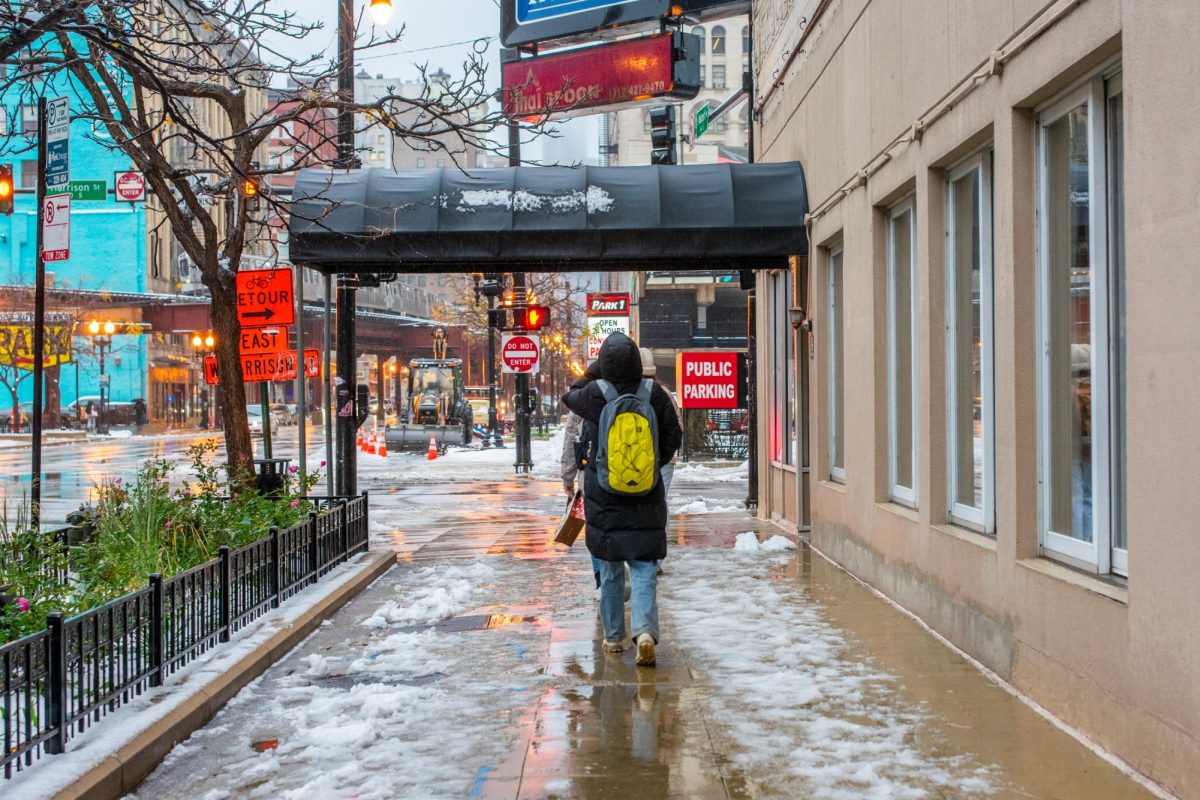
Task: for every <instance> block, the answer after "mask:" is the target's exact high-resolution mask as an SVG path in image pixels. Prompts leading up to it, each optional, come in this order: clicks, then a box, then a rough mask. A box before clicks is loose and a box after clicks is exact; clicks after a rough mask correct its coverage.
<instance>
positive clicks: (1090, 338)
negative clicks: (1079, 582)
mask: <svg viewBox="0 0 1200 800" xmlns="http://www.w3.org/2000/svg"><path fill="white" fill-rule="evenodd" d="M1114 81H1119V74H1117V75H1114V76H1112V77H1110V78H1108V79H1096V80H1094V81H1092V82H1090V83H1089V84H1087V85H1085V86H1083V87H1080V88H1079V89H1078V90H1076V91H1075V92H1073V93H1072V94H1070V95H1069V96H1068V97H1066V98H1064V99H1063V100H1061V101H1059V102H1058V103H1056V104H1055V105H1053V106H1051V107H1050V108H1048V109H1046V110H1044V111H1043V112H1042V113H1041V114H1040V116H1039V122H1040V126H1041V132H1040V141H1039V146H1040V159H1041V160H1040V201H1039V202H1040V206H1041V208H1040V211H1041V213H1040V214H1039V215H1038V219H1039V222H1040V231H1039V235H1040V251H1039V253H1040V258H1039V262H1040V263H1039V267H1040V270H1041V280H1040V283H1041V295H1042V302H1041V309H1042V313H1041V321H1040V326H1039V341H1040V348H1039V350H1040V352H1041V353H1042V364H1041V369H1040V376H1039V377H1040V380H1039V385H1040V404H1041V417H1040V428H1039V440H1040V448H1039V450H1040V459H1041V470H1042V481H1041V484H1042V498H1041V500H1042V504H1041V505H1042V508H1041V532H1042V548H1043V552H1045V553H1047V554H1049V555H1054V556H1056V557H1059V558H1062V559H1063V560H1066V561H1068V562H1070V563H1074V564H1076V565H1077V566H1085V567H1087V568H1091V569H1095V570H1096V571H1098V572H1101V573H1108V572H1110V571H1113V570H1116V571H1118V572H1120V571H1123V562H1124V548H1125V543H1126V533H1125V529H1124V523H1123V508H1124V503H1123V502H1122V497H1123V483H1122V481H1121V480H1120V478H1121V475H1122V461H1123V441H1124V439H1123V428H1124V425H1123V423H1122V414H1123V398H1124V393H1123V387H1122V382H1123V364H1122V358H1123V306H1124V304H1123V297H1122V292H1123V280H1122V266H1123V257H1122V253H1121V250H1122V246H1121V243H1122V235H1121V225H1122V224H1123V220H1122V213H1123V201H1122V197H1121V194H1122V189H1121V176H1120V172H1121V167H1122V164H1121V154H1122V149H1123V129H1122V120H1121V116H1120V101H1121V94H1120V91H1119V83H1118V84H1116V86H1117V91H1113V87H1114ZM1110 345H1115V346H1112V347H1110ZM1114 478H1115V479H1116V480H1114ZM1118 551H1119V552H1118Z"/></svg>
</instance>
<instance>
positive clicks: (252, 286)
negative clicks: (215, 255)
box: [237, 267, 296, 328]
mask: <svg viewBox="0 0 1200 800" xmlns="http://www.w3.org/2000/svg"><path fill="white" fill-rule="evenodd" d="M293 288H294V283H293V275H292V270H291V268H290V267H279V268H276V269H260V270H248V271H243V272H239V273H238V274H237V315H238V322H240V323H241V324H242V326H243V327H246V328H265V327H268V326H275V325H292V324H294V323H295V322H296V296H295V293H294V291H293Z"/></svg>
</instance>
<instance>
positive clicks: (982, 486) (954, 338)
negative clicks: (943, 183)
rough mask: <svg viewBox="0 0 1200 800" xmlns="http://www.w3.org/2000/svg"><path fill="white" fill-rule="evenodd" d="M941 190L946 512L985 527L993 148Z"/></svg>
mask: <svg viewBox="0 0 1200 800" xmlns="http://www.w3.org/2000/svg"><path fill="white" fill-rule="evenodd" d="M949 178H950V180H949V186H948V191H947V195H946V205H947V220H946V222H947V225H946V239H947V245H946V259H947V276H946V278H947V283H946V291H947V296H948V298H949V302H948V303H947V313H948V319H947V341H946V353H947V366H948V372H947V383H948V385H949V396H948V398H947V399H948V404H947V408H948V410H949V420H948V422H949V432H948V433H949V436H948V440H947V441H948V445H949V452H948V456H949V459H948V462H947V465H948V472H949V476H950V495H949V498H950V509H949V511H950V519H951V520H952V521H954V522H957V523H959V524H965V525H969V526H971V527H974V528H977V529H978V530H981V531H983V532H985V533H991V532H992V531H993V529H994V526H993V524H992V519H993V513H992V505H993V501H992V492H993V485H994V484H993V479H992V473H993V469H992V463H993V452H992V451H993V442H994V439H993V430H994V429H993V414H994V401H993V393H992V353H993V333H992V330H993V323H992V233H991V231H992V226H991V221H992V220H991V217H992V190H991V154H990V153H985V154H982V155H979V156H976V157H974V158H972V159H970V160H968V161H967V162H966V163H964V164H962V165H960V166H959V167H958V168H956V169H954V170H952V171H951V172H950V176H949Z"/></svg>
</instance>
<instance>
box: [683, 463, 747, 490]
mask: <svg viewBox="0 0 1200 800" xmlns="http://www.w3.org/2000/svg"><path fill="white" fill-rule="evenodd" d="M749 476H750V462H748V461H743V462H742V463H740V464H730V463H729V462H728V461H716V462H712V461H688V462H687V463H684V462H681V461H679V460H676V462H675V477H674V478H673V479H672V485H674V483H676V482H678V483H737V482H739V481H745V480H747V479H748V478H749Z"/></svg>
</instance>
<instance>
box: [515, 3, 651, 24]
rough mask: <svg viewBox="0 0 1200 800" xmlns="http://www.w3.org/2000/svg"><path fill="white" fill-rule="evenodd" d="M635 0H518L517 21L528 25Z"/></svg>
mask: <svg viewBox="0 0 1200 800" xmlns="http://www.w3.org/2000/svg"><path fill="white" fill-rule="evenodd" d="M633 1H634V0H517V22H519V23H520V24H522V25H526V24H528V23H530V22H538V21H540V20H547V19H558V18H559V17H565V16H567V15H568V14H578V13H580V12H582V11H595V10H597V9H601V8H608V7H610V6H623V5H626V4H628V3H631V2H633Z"/></svg>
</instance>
